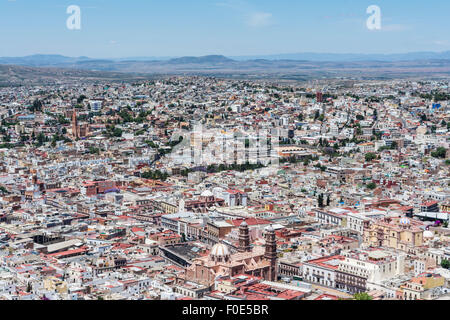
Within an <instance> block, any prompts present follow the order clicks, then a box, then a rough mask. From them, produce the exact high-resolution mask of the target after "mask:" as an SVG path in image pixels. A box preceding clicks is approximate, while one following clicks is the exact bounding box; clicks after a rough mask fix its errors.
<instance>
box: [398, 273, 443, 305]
mask: <svg viewBox="0 0 450 320" xmlns="http://www.w3.org/2000/svg"><path fill="white" fill-rule="evenodd" d="M444 284H445V279H444V277H442V276H440V275H437V274H430V273H424V274H421V275H420V276H418V277H415V278H412V279H411V280H410V281H408V282H407V283H405V284H404V285H403V286H401V287H400V291H401V294H402V298H403V300H419V299H430V298H431V289H434V288H438V287H442V286H444Z"/></svg>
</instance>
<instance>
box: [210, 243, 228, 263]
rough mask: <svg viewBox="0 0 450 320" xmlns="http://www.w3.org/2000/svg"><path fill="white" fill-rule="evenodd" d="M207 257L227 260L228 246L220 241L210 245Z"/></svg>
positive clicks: (219, 260) (218, 260)
mask: <svg viewBox="0 0 450 320" xmlns="http://www.w3.org/2000/svg"><path fill="white" fill-rule="evenodd" d="M209 257H210V258H211V260H212V261H215V262H228V261H229V260H230V257H231V254H230V250H229V249H228V247H227V246H226V245H224V244H222V243H218V244H216V245H215V246H214V247H212V249H211V252H210V253H209Z"/></svg>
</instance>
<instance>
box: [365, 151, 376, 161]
mask: <svg viewBox="0 0 450 320" xmlns="http://www.w3.org/2000/svg"><path fill="white" fill-rule="evenodd" d="M365 158H366V162H371V161H373V160H375V159H376V158H377V155H376V154H375V153H373V152H369V153H366V155H365Z"/></svg>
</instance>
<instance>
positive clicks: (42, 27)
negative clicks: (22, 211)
mask: <svg viewBox="0 0 450 320" xmlns="http://www.w3.org/2000/svg"><path fill="white" fill-rule="evenodd" d="M70 5H76V6H79V8H80V10H81V20H80V21H81V26H80V27H81V29H79V30H70V29H68V27H67V20H68V18H69V17H70V16H71V14H68V13H67V8H68V7H69V6H70ZM370 5H377V6H378V7H379V8H380V9H381V29H380V30H369V29H368V28H367V25H366V21H367V19H368V18H369V17H370V14H368V13H367V12H366V10H367V8H368V7H369V6H370ZM449 16H450V1H448V0H428V1H423V0H409V1H406V0H370V1H366V0H339V1H337V0H314V1H306V0H276V1H274V0H270V1H269V0H164V1H163V0H70V1H66V0H0V43H1V46H0V56H3V57H5V56H26V55H32V54H62V55H66V56H71V57H78V56H88V57H91V58H124V57H168V56H170V57H174V56H203V55H210V54H220V55H225V56H229V57H233V56H246V55H270V54H287V53H303V52H317V53H384V54H389V53H406V52H417V51H436V52H441V51H447V50H450V19H448V17H449Z"/></svg>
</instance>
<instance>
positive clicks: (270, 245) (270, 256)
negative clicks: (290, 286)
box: [264, 225, 277, 281]
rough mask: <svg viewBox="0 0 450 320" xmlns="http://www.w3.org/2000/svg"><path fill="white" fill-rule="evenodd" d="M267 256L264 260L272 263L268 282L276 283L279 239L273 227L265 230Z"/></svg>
mask: <svg viewBox="0 0 450 320" xmlns="http://www.w3.org/2000/svg"><path fill="white" fill-rule="evenodd" d="M265 239H266V245H265V249H266V250H265V254H264V258H265V259H266V260H268V261H269V262H270V268H269V273H268V274H267V278H266V279H267V280H269V281H275V280H276V279H277V271H276V268H277V238H276V236H275V230H274V229H273V227H272V225H270V226H269V227H267V228H266V229H265Z"/></svg>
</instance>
